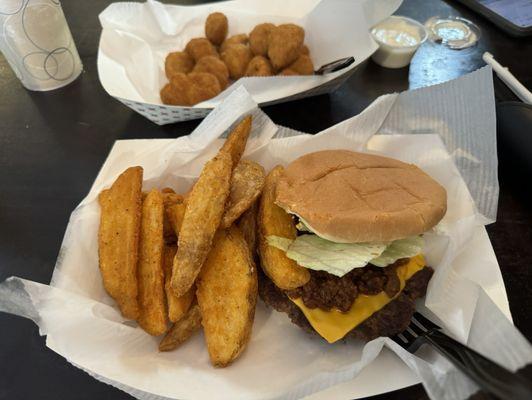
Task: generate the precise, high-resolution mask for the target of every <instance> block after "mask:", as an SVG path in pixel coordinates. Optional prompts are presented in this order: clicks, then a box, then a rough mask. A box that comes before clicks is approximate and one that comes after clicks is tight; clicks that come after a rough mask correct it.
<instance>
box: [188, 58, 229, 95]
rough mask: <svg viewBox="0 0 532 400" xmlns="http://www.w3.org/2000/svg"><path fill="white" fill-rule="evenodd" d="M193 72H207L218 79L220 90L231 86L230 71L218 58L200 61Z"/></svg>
mask: <svg viewBox="0 0 532 400" xmlns="http://www.w3.org/2000/svg"><path fill="white" fill-rule="evenodd" d="M193 72H207V73H209V74H212V75H214V76H215V77H216V79H218V82H219V83H220V88H221V89H222V90H224V89H225V88H226V87H227V85H228V84H229V70H228V69H227V66H226V65H225V63H224V62H223V61H222V60H220V59H219V58H218V57H214V56H206V57H203V58H202V59H200V60H199V61H198V63H197V64H196V65H195V67H194V70H193Z"/></svg>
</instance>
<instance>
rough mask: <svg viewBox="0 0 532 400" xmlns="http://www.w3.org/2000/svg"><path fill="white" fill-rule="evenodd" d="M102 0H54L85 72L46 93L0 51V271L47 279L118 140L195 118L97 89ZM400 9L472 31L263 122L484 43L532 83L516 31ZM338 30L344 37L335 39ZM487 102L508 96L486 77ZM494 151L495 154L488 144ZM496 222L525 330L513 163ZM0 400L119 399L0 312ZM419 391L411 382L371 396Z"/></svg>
mask: <svg viewBox="0 0 532 400" xmlns="http://www.w3.org/2000/svg"><path fill="white" fill-rule="evenodd" d="M110 2H111V1H110V0H91V1H76V0H64V1H63V9H64V11H65V14H66V17H67V20H68V22H69V25H70V28H71V30H72V33H73V36H74V40H75V42H76V44H77V48H78V50H79V53H80V55H81V58H82V61H83V64H84V72H83V74H82V75H81V77H80V78H78V79H77V80H76V81H75V82H73V83H72V84H70V85H69V86H67V87H65V88H62V89H59V90H56V91H52V92H47V93H38V92H29V91H27V90H25V89H24V88H23V87H22V86H21V85H20V83H19V82H18V80H17V78H16V77H15V76H14V74H13V72H12V71H11V69H10V68H9V65H8V64H7V62H6V61H5V59H4V58H3V57H2V56H0V118H1V119H0V188H1V189H0V244H1V247H0V281H3V280H4V279H5V278H7V277H9V276H12V275H16V276H20V277H22V278H27V279H31V280H34V281H37V282H43V283H49V281H50V278H51V275H52V270H53V268H54V264H55V261H56V257H57V254H58V250H59V247H60V244H61V240H62V238H63V234H64V230H65V227H66V225H67V222H68V218H69V215H70V213H71V211H72V210H73V209H74V208H75V207H76V205H77V204H78V203H79V201H80V200H81V199H82V198H83V197H84V196H85V194H86V193H87V192H88V190H89V188H90V186H91V183H92V182H93V180H94V178H95V177H96V174H97V173H98V170H99V168H100V166H101V165H102V163H103V162H104V160H105V158H106V156H107V154H108V152H109V150H110V149H111V146H112V145H113V142H114V141H115V140H117V139H133V138H175V137H177V136H181V135H186V134H189V133H190V132H191V131H192V130H193V129H194V128H195V127H196V125H197V124H198V123H199V121H190V122H184V123H178V124H172V125H166V126H162V127H161V126H157V125H155V124H153V123H151V122H150V121H148V120H146V119H144V118H143V117H142V116H140V115H139V114H137V113H135V112H134V111H132V110H130V109H129V108H126V107H125V106H124V105H122V104H121V103H119V102H118V101H116V100H114V99H112V98H111V97H110V96H109V95H107V93H106V92H105V91H104V90H103V88H102V87H101V85H100V83H99V80H98V75H97V69H96V55H97V48H98V40H99V36H100V25H99V22H98V18H97V16H98V13H99V12H101V11H102V10H103V9H104V8H105V7H106V6H107V5H108V4H109V3H110ZM397 14H399V15H406V16H409V17H412V18H415V19H417V20H419V21H425V20H426V19H428V18H429V17H431V16H433V15H440V16H447V15H460V16H463V17H466V18H468V19H470V20H472V21H474V22H475V23H477V24H478V26H479V27H480V28H481V30H482V38H481V40H480V42H479V44H478V45H477V46H476V47H473V48H470V49H466V50H462V51H453V50H449V49H447V48H444V47H442V46H438V45H434V44H431V43H426V44H424V45H423V46H422V48H421V49H420V50H419V51H418V53H417V54H416V56H415V58H414V60H413V61H412V64H411V66H410V69H408V68H403V69H398V70H390V69H384V68H381V67H379V66H378V65H376V64H374V63H373V62H372V61H367V62H365V63H363V64H362V65H361V66H360V67H359V68H358V70H357V71H356V72H355V73H354V75H353V76H352V77H351V78H350V79H349V80H348V81H347V82H346V83H345V84H344V85H343V86H342V87H340V88H339V89H338V90H337V91H335V92H334V93H332V94H329V95H322V96H318V97H313V98H309V99H304V100H299V101H294V102H291V103H285V104H281V105H276V106H270V107H266V108H265V109H264V110H265V112H266V113H267V114H268V115H269V116H270V117H271V118H272V119H273V121H274V122H276V123H278V124H281V125H285V126H288V127H291V128H294V129H297V130H300V131H304V132H310V133H314V132H319V131H320V130H322V129H324V128H327V127H329V126H331V125H333V124H335V123H338V122H340V121H342V120H345V119H346V118H349V117H351V116H353V115H356V114H358V113H359V112H360V111H362V110H363V109H364V108H365V107H366V106H367V105H368V104H369V103H371V102H372V101H373V100H374V99H375V98H377V97H378V96H380V95H382V94H385V93H390V92H395V91H402V90H407V89H409V88H416V87H421V86H427V85H431V84H435V83H439V82H443V81H446V80H449V79H452V78H455V77H457V76H460V75H463V74H465V73H468V72H471V71H473V70H475V69H477V68H479V67H481V66H483V65H484V63H483V62H482V59H481V55H482V53H483V52H484V51H486V50H487V51H490V52H491V53H493V54H494V56H495V57H496V58H497V59H498V60H499V62H501V64H503V65H505V66H508V67H509V68H510V70H511V71H512V72H513V73H514V75H515V76H516V77H517V78H518V79H519V80H520V81H521V82H522V83H523V84H524V85H525V86H527V87H528V88H531V87H532V62H531V61H530V57H531V56H532V38H529V39H516V38H512V37H510V36H508V35H507V34H506V33H504V32H502V31H501V30H499V29H498V28H496V27H495V26H494V25H492V24H491V23H490V22H489V21H487V20H485V19H483V18H482V17H480V16H478V15H476V14H474V13H472V12H471V11H469V10H468V9H466V8H465V7H463V6H461V5H459V4H457V3H455V2H453V1H446V2H444V1H441V0H405V1H404V3H403V5H402V6H401V8H400V9H399V11H398V12H397ZM346 40H349V39H348V38H346ZM495 84H496V85H495V86H496V97H497V99H498V100H506V99H511V98H512V95H511V94H510V92H509V91H508V90H507V89H506V88H505V87H504V85H502V84H501V83H500V82H499V81H497V80H496V82H495ZM499 155H500V156H501V154H499ZM499 173H500V176H499V177H500V184H501V191H500V199H499V211H498V220H497V222H496V223H494V224H492V225H491V226H489V227H488V232H489V236H490V238H491V241H492V243H493V247H494V249H495V253H496V255H497V258H498V261H499V263H500V266H501V270H502V274H503V278H504V281H505V284H506V288H507V292H508V297H509V302H510V308H511V311H512V314H513V318H514V322H515V325H516V326H517V327H518V328H519V329H520V330H521V332H522V333H523V334H524V335H525V336H526V337H527V338H528V339H529V340H530V339H532V313H531V312H530V306H531V305H532V290H531V289H530V285H531V283H532V268H530V265H532V245H531V243H532V206H531V204H532V202H531V201H530V199H531V197H530V196H529V194H527V193H526V190H525V189H526V188H525V187H523V186H526V185H523V184H521V185H520V184H519V183H514V180H513V179H512V177H514V176H516V175H517V174H518V173H519V171H517V170H516V168H515V167H508V166H505V165H500V171H499ZM0 365H1V366H2V367H1V373H0V399H10V400H14V399H33V398H39V399H42V400H44V399H69V398H72V399H127V398H130V396H129V395H127V394H125V393H123V392H121V391H119V390H118V389H115V388H113V387H111V386H108V385H105V384H103V383H100V382H98V381H97V380H95V379H93V378H91V377H90V376H89V375H87V374H85V373H84V372H82V371H81V370H79V369H77V368H75V367H73V366H72V365H71V364H69V363H68V362H67V361H65V360H64V359H63V358H62V357H60V356H59V355H57V354H55V353H54V352H52V351H51V350H49V349H48V348H46V346H45V338H43V337H40V336H39V332H38V329H37V327H36V325H34V323H33V322H31V321H29V320H26V319H23V318H20V317H16V316H13V315H8V314H3V313H0ZM406 398H408V399H427V398H428V397H427V395H426V393H425V391H424V390H423V388H422V387H421V385H416V386H413V387H410V388H406V389H403V390H401V391H398V392H393V393H388V394H385V395H381V396H376V397H374V399H406Z"/></svg>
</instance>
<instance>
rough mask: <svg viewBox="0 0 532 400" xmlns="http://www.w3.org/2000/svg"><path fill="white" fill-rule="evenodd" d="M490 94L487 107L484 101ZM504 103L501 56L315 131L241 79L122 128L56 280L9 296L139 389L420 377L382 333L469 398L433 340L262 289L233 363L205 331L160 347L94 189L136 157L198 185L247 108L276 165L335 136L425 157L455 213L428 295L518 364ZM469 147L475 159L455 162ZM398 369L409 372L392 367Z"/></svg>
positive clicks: (0, 290) (255, 391) (63, 343)
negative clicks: (292, 304) (216, 101)
mask: <svg viewBox="0 0 532 400" xmlns="http://www.w3.org/2000/svg"><path fill="white" fill-rule="evenodd" d="M479 99H481V102H482V103H483V104H484V105H485V106H487V107H477V106H476V105H473V103H474V102H478V101H479ZM473 100H474V101H473ZM420 103H423V104H424V105H423V107H425V108H424V109H425V112H424V113H423V115H420V114H416V113H415V112H411V110H414V109H417V108H419V107H422V105H421V104H420ZM493 103H494V99H493V86H492V76H491V69H490V68H484V69H482V70H479V71H477V72H475V73H472V74H470V75H467V76H464V77H462V78H459V79H458V80H455V81H451V82H448V83H446V84H442V85H438V86H436V87H431V88H424V89H419V90H416V91H412V92H405V93H401V94H393V95H387V96H382V97H381V98H379V99H377V100H376V101H375V102H374V103H373V104H372V105H371V106H370V107H368V108H367V109H366V110H365V111H364V112H362V113H361V114H359V115H358V116H356V117H353V118H350V119H348V120H346V121H344V122H342V123H340V124H338V125H335V126H333V127H331V128H329V129H327V130H325V131H322V132H321V133H319V134H317V135H307V134H302V133H301V132H297V131H293V130H291V129H289V128H285V127H279V126H276V125H275V124H274V123H273V122H272V121H271V120H270V119H269V118H268V117H267V115H266V114H264V113H263V112H262V111H261V110H260V109H258V108H257V106H256V103H255V102H254V101H253V99H252V98H251V96H249V95H248V94H247V93H246V92H245V90H244V89H243V88H240V89H238V90H235V91H234V93H232V95H231V96H229V97H227V98H226V99H225V100H224V102H223V103H222V104H221V105H220V106H219V107H217V108H216V109H215V110H214V111H213V112H212V113H211V114H209V116H208V117H207V118H206V119H205V120H204V121H202V123H201V124H200V125H199V126H198V127H197V129H196V130H195V131H194V132H193V133H192V134H191V135H189V136H186V137H180V138H178V139H175V140H172V139H166V140H130V141H120V142H117V143H116V144H115V146H114V147H113V150H112V151H111V153H110V155H109V157H108V159H107V160H106V162H105V164H104V165H103V167H102V169H101V171H100V173H99V175H98V177H97V179H96V181H95V182H94V184H93V187H92V188H91V190H90V192H89V194H88V195H87V197H86V198H85V199H84V200H83V201H82V202H81V203H80V205H79V206H78V207H77V208H76V210H74V212H73V213H72V215H71V218H70V221H69V224H68V227H67V231H66V233H65V238H64V241H63V245H62V249H61V252H60V255H59V257H58V261H57V264H56V267H55V270H54V275H53V278H52V282H51V284H50V286H48V285H44V284H39V283H35V282H31V281H27V280H23V279H19V278H10V279H8V280H7V281H5V282H4V283H2V284H0V310H3V311H6V312H11V313H14V314H17V315H22V316H25V317H27V318H31V319H33V320H34V321H35V322H36V323H37V324H38V325H39V328H40V332H41V334H43V335H48V336H47V345H48V347H50V348H51V349H52V350H54V351H56V352H57V353H59V354H61V355H63V356H64V357H65V358H66V359H67V360H68V361H69V362H71V363H72V364H74V365H76V366H78V367H79V368H82V369H84V370H85V371H87V372H89V373H90V374H91V375H93V376H94V377H96V378H97V379H99V380H102V381H103V382H107V383H109V384H112V385H113V386H116V387H118V388H120V389H122V390H124V391H127V392H128V393H131V394H132V395H134V396H135V397H137V398H140V399H160V398H172V399H212V398H217V399H299V398H303V397H305V396H311V395H312V396H311V397H309V398H312V399H314V400H316V399H319V398H322V399H323V398H332V397H331V396H330V394H331V393H335V396H334V397H335V398H346V399H347V398H357V397H360V396H363V395H369V394H378V393H381V392H385V391H388V390H392V389H397V388H399V387H403V386H405V385H409V384H412V383H414V382H416V378H414V377H413V376H412V375H408V374H404V372H405V370H406V367H405V366H404V365H403V366H402V365H400V364H397V363H395V364H394V363H390V362H389V361H386V357H387V356H386V354H387V353H386V354H384V355H383V353H381V349H382V348H383V346H385V347H387V348H388V349H390V350H391V351H393V352H395V353H396V354H397V355H398V356H399V357H400V358H401V359H402V360H403V361H404V362H405V363H406V364H408V366H409V367H410V368H411V370H412V371H415V373H416V375H417V379H419V380H421V381H422V382H423V384H424V386H425V388H426V389H427V391H428V393H429V395H430V396H431V398H433V399H445V400H451V399H463V398H466V397H467V396H468V395H469V394H471V393H472V392H473V391H474V390H476V386H475V385H474V384H473V383H472V382H471V381H469V380H468V379H467V378H465V377H464V376H463V375H462V374H461V373H459V372H458V371H457V370H456V369H455V368H453V367H452V366H451V365H450V364H449V363H448V362H447V361H446V360H444V359H443V358H442V357H440V356H438V355H437V354H435V353H434V352H432V351H428V350H427V349H423V350H422V351H421V352H420V353H418V354H417V355H416V356H413V355H411V354H409V353H407V352H406V351H404V350H403V349H402V348H400V347H399V346H397V345H396V344H395V343H394V342H393V341H391V340H390V339H385V338H379V339H376V340H374V341H372V342H370V343H368V344H366V345H365V346H363V345H362V344H361V343H358V342H353V341H346V342H343V341H341V342H338V343H336V344H334V345H328V344H326V343H325V342H324V341H323V340H322V339H321V338H319V337H318V336H317V335H314V336H312V335H309V334H307V333H305V332H303V331H302V330H300V329H299V328H297V327H295V326H294V325H293V324H291V323H290V322H289V320H288V318H287V317H286V315H284V314H281V313H277V312H272V311H271V310H270V309H267V308H266V307H265V306H264V305H263V304H262V303H261V302H259V305H258V307H257V313H256V319H255V322H254V326H253V334H252V338H251V341H250V343H249V346H248V349H247V350H246V352H245V353H243V355H242V357H241V358H240V359H239V360H237V361H236V362H235V363H234V364H233V365H231V366H230V367H229V368H225V369H215V368H212V367H211V366H210V363H209V360H208V354H207V351H206V348H205V345H204V343H203V335H202V334H198V335H196V336H195V337H193V338H191V340H190V341H188V342H187V343H185V344H184V345H183V346H182V347H180V348H179V349H178V350H176V351H174V352H170V353H159V352H158V351H157V343H158V339H157V338H152V337H150V336H149V335H147V334H146V333H145V332H143V331H142V330H141V329H140V328H138V327H137V326H136V325H135V324H132V323H131V322H128V321H124V320H123V318H122V316H121V314H120V313H119V311H118V309H117V308H116V306H115V304H114V302H113V301H112V299H110V297H109V296H108V295H107V294H106V293H105V291H104V289H103V286H102V283H101V277H100V274H99V270H98V259H97V229H98V222H99V207H98V204H97V200H96V198H97V195H98V193H99V192H100V191H101V189H102V188H104V187H108V186H109V185H110V184H111V183H112V182H113V180H114V179H115V178H116V176H117V175H118V174H119V173H120V172H122V171H123V170H124V169H125V168H126V167H128V166H131V165H141V166H143V167H144V172H145V174H144V179H145V181H144V188H145V189H149V188H151V187H164V186H171V187H174V188H176V190H178V191H184V190H186V189H188V187H189V186H190V184H191V182H192V180H193V179H194V178H195V177H197V176H198V174H199V172H200V170H201V168H202V166H203V164H204V162H205V161H207V160H208V159H209V158H211V157H212V156H213V155H214V154H215V153H216V151H217V150H218V149H219V147H220V145H221V144H222V143H223V140H222V139H221V138H222V137H223V136H224V135H226V134H227V132H228V130H229V129H230V127H231V126H233V125H234V124H235V122H237V121H238V120H239V119H240V118H241V117H242V116H244V115H246V114H249V113H251V114H252V115H253V130H252V133H251V136H250V140H249V142H248V146H247V149H246V153H245V157H246V158H250V159H253V160H256V161H258V162H260V163H261V164H262V165H264V167H265V168H266V169H268V170H269V169H270V168H272V167H273V166H274V165H276V164H278V163H283V164H286V163H288V162H289V161H291V160H293V159H295V158H296V157H298V156H299V155H301V154H304V153H307V152H310V151H315V150H320V149H327V148H348V149H352V150H365V151H370V152H378V153H380V154H384V155H388V156H392V157H395V158H398V159H401V160H403V161H406V162H413V163H416V164H417V165H419V166H420V167H421V168H422V169H424V170H425V171H427V172H428V173H429V174H430V175H431V176H433V177H434V178H435V179H436V180H438V181H439V182H440V183H441V184H442V185H444V186H445V188H446V189H447V192H448V196H449V199H448V213H447V214H446V216H445V218H444V219H443V221H442V222H441V223H440V224H439V225H438V226H437V227H436V229H434V230H433V231H432V232H429V233H427V234H426V235H425V237H426V248H425V250H424V253H425V254H426V257H427V261H428V263H429V265H431V266H433V267H434V269H435V273H434V277H433V279H432V280H431V282H430V284H429V287H428V292H427V296H426V298H425V299H424V301H420V302H419V308H420V309H421V310H422V312H424V313H426V314H427V315H429V316H430V317H431V318H433V319H434V320H435V321H436V322H438V323H439V324H441V326H443V327H444V328H445V330H446V331H447V332H449V333H450V334H452V335H453V336H454V337H456V338H457V339H458V340H460V341H462V342H467V343H468V344H469V345H470V346H471V347H473V348H475V349H477V350H479V351H480V352H482V353H484V354H486V355H488V356H489V357H490V358H493V359H494V360H496V361H497V362H499V363H501V364H502V365H505V366H506V367H508V368H509V369H512V370H515V369H517V368H520V367H522V366H523V365H525V364H526V363H529V362H532V349H531V347H530V344H529V343H528V342H527V341H526V339H525V338H524V337H523V336H522V335H521V334H520V333H519V332H518V331H517V330H516V329H515V328H514V327H513V325H512V323H511V316H510V311H509V308H508V301H507V297H506V292H505V289H504V283H503V280H502V277H501V273H500V270H499V267H498V264H497V261H496V258H495V255H494V253H493V249H492V248H491V245H490V243H489V239H488V237H487V234H486V231H485V229H484V226H483V225H484V224H485V223H486V222H487V221H489V220H493V218H494V215H495V214H494V212H496V203H497V198H496V197H497V193H498V192H497V188H498V185H497V175H496V165H497V163H496V160H495V161H493V160H492V158H493V155H494V154H496V151H495V120H494V115H493V114H492V106H493ZM453 104H454V106H453ZM458 105H461V107H465V109H464V110H461V109H458V108H457V107H458ZM401 110H403V112H401ZM410 113H411V117H410V118H408V115H409V114H410ZM379 133H380V134H379ZM382 133H386V134H382ZM416 133H417V134H416ZM419 133H423V134H419ZM439 133H443V134H442V136H440V135H439ZM444 141H445V143H446V144H447V146H445V145H444ZM479 141H483V142H484V143H483V144H482V145H480V144H479ZM464 154H467V155H468V157H467V158H468V159H470V160H473V161H474V166H475V167H471V165H469V164H468V163H460V162H458V163H456V164H455V161H456V160H460V159H461V157H462V156H463V155H464ZM460 172H461V173H460ZM464 181H466V182H469V181H482V182H484V183H485V185H486V186H487V187H488V189H489V190H481V191H476V192H475V191H471V192H470V191H469V190H468V188H467V186H466V184H465V182H464ZM473 199H474V200H473ZM494 205H495V208H494ZM363 368H365V370H364V373H365V372H366V370H367V371H373V372H372V374H369V375H370V376H373V378H371V379H372V380H371V381H369V382H364V384H365V385H366V386H365V390H364V391H360V390H358V388H357V385H356V382H357V380H356V378H355V377H356V376H357V375H358V374H359V373H360V372H361V371H362V369H363ZM387 375H390V376H394V377H395V376H396V375H397V376H402V378H401V379H400V380H397V379H396V380H394V379H391V378H390V379H382V377H383V376H387ZM366 376H368V375H367V374H366ZM353 378H355V379H354V380H353ZM335 385H338V386H335ZM327 395H329V397H327Z"/></svg>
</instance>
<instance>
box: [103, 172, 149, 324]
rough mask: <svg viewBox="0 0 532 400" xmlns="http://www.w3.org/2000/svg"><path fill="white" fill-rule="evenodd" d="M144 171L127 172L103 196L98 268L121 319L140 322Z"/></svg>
mask: <svg viewBox="0 0 532 400" xmlns="http://www.w3.org/2000/svg"><path fill="white" fill-rule="evenodd" d="M142 172H143V170H142V167H131V168H128V169H126V170H125V171H124V172H123V173H122V174H121V175H120V176H119V177H118V178H117V179H116V181H115V182H114V183H113V185H112V186H111V188H109V189H107V190H104V191H102V192H101V193H100V196H99V198H98V200H99V203H100V208H101V213H100V227H99V231H98V252H99V264H100V271H101V274H102V279H103V285H104V287H105V290H106V291H107V293H109V295H110V296H111V297H112V298H114V299H115V301H116V302H117V303H118V307H119V308H120V311H121V312H122V315H123V316H124V317H125V318H128V319H137V318H138V316H139V305H138V300H137V294H138V289H137V261H138V246H139V231H140V215H141V201H142V200H141V199H142Z"/></svg>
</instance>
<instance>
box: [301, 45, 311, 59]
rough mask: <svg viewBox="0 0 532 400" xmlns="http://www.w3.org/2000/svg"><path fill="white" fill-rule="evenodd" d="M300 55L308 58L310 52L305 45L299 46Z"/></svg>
mask: <svg viewBox="0 0 532 400" xmlns="http://www.w3.org/2000/svg"><path fill="white" fill-rule="evenodd" d="M301 54H305V55H306V56H310V50H309V48H308V46H307V45H306V44H304V45H303V46H301Z"/></svg>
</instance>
